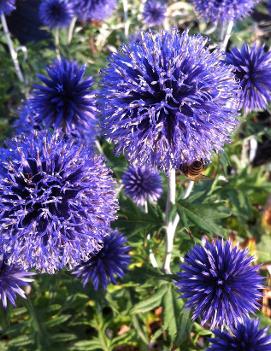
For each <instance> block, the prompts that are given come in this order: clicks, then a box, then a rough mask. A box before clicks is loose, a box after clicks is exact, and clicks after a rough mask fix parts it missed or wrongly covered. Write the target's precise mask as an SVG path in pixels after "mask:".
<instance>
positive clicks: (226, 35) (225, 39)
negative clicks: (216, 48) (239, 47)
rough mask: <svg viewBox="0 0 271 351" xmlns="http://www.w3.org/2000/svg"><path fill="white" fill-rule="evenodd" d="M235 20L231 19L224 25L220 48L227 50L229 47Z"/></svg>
mask: <svg viewBox="0 0 271 351" xmlns="http://www.w3.org/2000/svg"><path fill="white" fill-rule="evenodd" d="M233 25H234V22H233V20H231V21H229V22H228V24H227V25H226V26H223V29H222V32H221V38H220V39H221V43H220V48H221V49H222V50H223V51H225V50H226V49H227V46H228V43H229V40H230V37H231V33H232V29H233Z"/></svg>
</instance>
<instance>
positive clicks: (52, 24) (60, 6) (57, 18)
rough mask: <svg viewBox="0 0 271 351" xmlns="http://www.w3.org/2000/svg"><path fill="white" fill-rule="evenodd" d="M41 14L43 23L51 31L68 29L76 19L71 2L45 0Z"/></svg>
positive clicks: (65, 0)
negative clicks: (73, 19)
mask: <svg viewBox="0 0 271 351" xmlns="http://www.w3.org/2000/svg"><path fill="white" fill-rule="evenodd" d="M39 13H40V19H41V21H42V23H43V24H44V25H45V26H47V27H49V28H50V29H55V28H65V27H68V26H69V25H70V23H71V20H72V18H73V17H74V11H73V5H72V3H71V2H70V1H69V0H43V1H42V3H41V4H40V10H39Z"/></svg>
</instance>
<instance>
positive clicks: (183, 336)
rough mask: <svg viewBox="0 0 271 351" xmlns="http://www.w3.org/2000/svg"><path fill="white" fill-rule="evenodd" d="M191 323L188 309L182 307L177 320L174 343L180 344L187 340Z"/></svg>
mask: <svg viewBox="0 0 271 351" xmlns="http://www.w3.org/2000/svg"><path fill="white" fill-rule="evenodd" d="M192 324H193V322H192V320H191V314H190V310H189V309H187V308H183V310H182V313H181V315H180V318H179V321H178V333H177V337H176V340H175V345H177V346H181V345H183V344H184V343H185V342H186V341H187V340H188V338H189V335H190V331H191V327H192Z"/></svg>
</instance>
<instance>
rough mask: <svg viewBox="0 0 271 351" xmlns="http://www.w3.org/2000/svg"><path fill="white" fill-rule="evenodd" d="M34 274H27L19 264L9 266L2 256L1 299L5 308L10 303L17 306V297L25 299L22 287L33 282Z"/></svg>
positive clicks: (0, 258) (0, 259)
mask: <svg viewBox="0 0 271 351" xmlns="http://www.w3.org/2000/svg"><path fill="white" fill-rule="evenodd" d="M33 275H34V273H31V272H25V271H24V270H23V269H22V268H21V267H20V266H19V265H18V264H13V265H8V264H7V262H6V257H5V256H4V255H1V256H0V299H1V302H2V305H3V307H4V308H7V305H8V302H10V303H11V304H12V305H13V306H15V301H16V297H17V295H20V296H21V297H23V298H24V299H25V298H26V296H25V292H24V290H23V289H22V287H25V286H27V285H29V283H31V282H32V281H33V279H32V276H33Z"/></svg>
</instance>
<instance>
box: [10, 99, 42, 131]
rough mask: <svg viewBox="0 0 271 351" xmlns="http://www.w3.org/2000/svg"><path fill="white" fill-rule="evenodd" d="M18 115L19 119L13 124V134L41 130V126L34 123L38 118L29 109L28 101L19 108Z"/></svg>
mask: <svg viewBox="0 0 271 351" xmlns="http://www.w3.org/2000/svg"><path fill="white" fill-rule="evenodd" d="M18 113H19V118H18V119H16V120H15V122H14V123H13V128H14V133H15V134H21V133H31V132H32V131H34V130H42V125H41V123H38V122H37V121H36V120H37V119H38V116H37V114H36V113H35V111H34V110H33V109H32V108H31V104H30V103H29V100H27V101H26V103H25V104H23V106H22V107H20V109H19V111H18Z"/></svg>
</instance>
